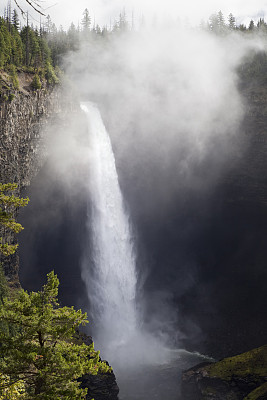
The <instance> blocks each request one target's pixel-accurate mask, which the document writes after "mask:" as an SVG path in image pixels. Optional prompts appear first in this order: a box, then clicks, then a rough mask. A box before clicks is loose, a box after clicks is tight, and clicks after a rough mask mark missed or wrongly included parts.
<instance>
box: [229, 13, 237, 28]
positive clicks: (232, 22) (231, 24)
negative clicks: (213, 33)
mask: <svg viewBox="0 0 267 400" xmlns="http://www.w3.org/2000/svg"><path fill="white" fill-rule="evenodd" d="M228 27H229V29H230V31H233V30H235V29H236V22H235V17H234V16H233V14H232V13H230V14H229V16H228Z"/></svg>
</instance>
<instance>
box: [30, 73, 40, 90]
mask: <svg viewBox="0 0 267 400" xmlns="http://www.w3.org/2000/svg"><path fill="white" fill-rule="evenodd" d="M31 87H32V89H33V90H38V89H41V87H42V83H41V80H40V77H39V75H38V74H35V75H34V77H33V80H32V82H31Z"/></svg>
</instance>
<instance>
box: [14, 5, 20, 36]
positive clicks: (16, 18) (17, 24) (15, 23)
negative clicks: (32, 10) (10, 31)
mask: <svg viewBox="0 0 267 400" xmlns="http://www.w3.org/2000/svg"><path fill="white" fill-rule="evenodd" d="M12 24H13V26H14V28H15V29H16V30H17V31H18V30H19V27H20V23H19V16H18V13H17V10H16V9H15V10H13V15H12Z"/></svg>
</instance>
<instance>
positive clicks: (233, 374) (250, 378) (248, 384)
mask: <svg viewBox="0 0 267 400" xmlns="http://www.w3.org/2000/svg"><path fill="white" fill-rule="evenodd" d="M266 382H267V345H266V346H262V347H260V348H257V349H254V350H251V351H249V352H246V353H243V354H240V355H238V356H235V357H229V358H225V359H223V360H221V361H219V362H217V363H204V364H199V365H197V366H196V367H193V368H190V369H189V370H187V371H185V372H184V373H183V376H182V394H183V399H184V400H208V399H209V400H243V399H246V400H255V399H260V398H261V397H262V396H263V397H262V398H263V399H265V400H266V399H267V384H266ZM255 396H258V397H255Z"/></svg>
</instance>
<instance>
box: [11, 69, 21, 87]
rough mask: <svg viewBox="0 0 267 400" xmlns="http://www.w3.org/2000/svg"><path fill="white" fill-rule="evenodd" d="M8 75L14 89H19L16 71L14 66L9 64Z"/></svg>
mask: <svg viewBox="0 0 267 400" xmlns="http://www.w3.org/2000/svg"><path fill="white" fill-rule="evenodd" d="M9 74H10V79H11V82H12V85H13V87H14V89H19V81H18V75H17V69H16V67H15V65H14V64H11V65H10V66H9Z"/></svg>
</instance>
